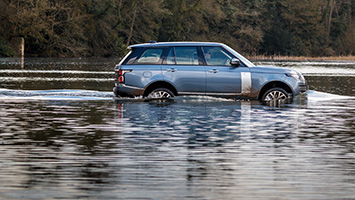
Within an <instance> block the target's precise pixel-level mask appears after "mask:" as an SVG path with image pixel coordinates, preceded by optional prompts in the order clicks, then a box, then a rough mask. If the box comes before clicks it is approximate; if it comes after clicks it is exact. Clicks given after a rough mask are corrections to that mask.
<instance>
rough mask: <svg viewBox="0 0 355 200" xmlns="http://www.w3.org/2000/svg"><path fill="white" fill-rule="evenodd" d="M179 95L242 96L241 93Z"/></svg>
mask: <svg viewBox="0 0 355 200" xmlns="http://www.w3.org/2000/svg"><path fill="white" fill-rule="evenodd" d="M179 95H211V96H238V95H241V93H198V92H179Z"/></svg>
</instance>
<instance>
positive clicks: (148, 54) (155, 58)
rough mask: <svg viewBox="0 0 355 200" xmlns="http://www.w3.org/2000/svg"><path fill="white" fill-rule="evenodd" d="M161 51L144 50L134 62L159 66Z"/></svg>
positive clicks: (155, 49)
mask: <svg viewBox="0 0 355 200" xmlns="http://www.w3.org/2000/svg"><path fill="white" fill-rule="evenodd" d="M162 54H163V49H157V48H154V49H146V50H145V51H144V52H143V53H142V55H141V56H140V57H139V58H138V60H137V61H136V62H135V63H137V64H160V63H161V59H160V58H161V55H162Z"/></svg>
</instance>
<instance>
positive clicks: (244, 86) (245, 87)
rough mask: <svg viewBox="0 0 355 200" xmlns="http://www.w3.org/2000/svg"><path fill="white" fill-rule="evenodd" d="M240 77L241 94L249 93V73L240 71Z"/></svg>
mask: <svg viewBox="0 0 355 200" xmlns="http://www.w3.org/2000/svg"><path fill="white" fill-rule="evenodd" d="M241 78H242V94H248V93H251V73H250V72H241Z"/></svg>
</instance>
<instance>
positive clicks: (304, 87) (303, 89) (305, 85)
mask: <svg viewBox="0 0 355 200" xmlns="http://www.w3.org/2000/svg"><path fill="white" fill-rule="evenodd" d="M298 87H299V88H300V92H301V93H304V92H306V91H307V90H308V85H307V84H306V83H300V84H298Z"/></svg>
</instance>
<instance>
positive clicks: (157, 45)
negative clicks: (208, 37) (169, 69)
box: [128, 42, 224, 49]
mask: <svg viewBox="0 0 355 200" xmlns="http://www.w3.org/2000/svg"><path fill="white" fill-rule="evenodd" d="M223 45H224V44H222V43H217V42H151V43H143V44H135V45H130V46H128V48H129V49H131V48H144V47H168V46H223Z"/></svg>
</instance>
